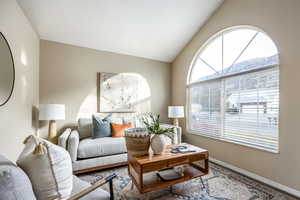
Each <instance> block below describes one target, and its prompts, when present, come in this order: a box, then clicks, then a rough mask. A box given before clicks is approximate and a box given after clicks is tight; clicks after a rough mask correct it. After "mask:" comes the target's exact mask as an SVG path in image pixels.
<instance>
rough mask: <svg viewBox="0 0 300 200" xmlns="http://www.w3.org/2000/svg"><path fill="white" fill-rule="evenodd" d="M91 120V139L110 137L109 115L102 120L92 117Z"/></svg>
mask: <svg viewBox="0 0 300 200" xmlns="http://www.w3.org/2000/svg"><path fill="white" fill-rule="evenodd" d="M92 120H93V131H92V136H93V138H101V137H110V136H111V127H110V122H111V114H110V115H108V116H106V117H104V118H102V119H101V118H100V117H98V116H95V115H93V116H92Z"/></svg>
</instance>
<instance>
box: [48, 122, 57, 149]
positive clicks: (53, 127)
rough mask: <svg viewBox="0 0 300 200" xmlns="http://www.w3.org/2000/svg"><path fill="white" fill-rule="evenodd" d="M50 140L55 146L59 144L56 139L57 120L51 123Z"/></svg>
mask: <svg viewBox="0 0 300 200" xmlns="http://www.w3.org/2000/svg"><path fill="white" fill-rule="evenodd" d="M48 140H49V141H50V142H52V143H54V144H56V143H57V138H56V122H55V120H50V121H49V130H48Z"/></svg>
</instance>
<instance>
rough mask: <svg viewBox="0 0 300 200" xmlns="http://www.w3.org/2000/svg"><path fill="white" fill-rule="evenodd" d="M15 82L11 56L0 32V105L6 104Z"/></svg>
mask: <svg viewBox="0 0 300 200" xmlns="http://www.w3.org/2000/svg"><path fill="white" fill-rule="evenodd" d="M14 82H15V67H14V60H13V56H12V53H11V50H10V47H9V44H8V42H7V40H6V39H5V37H4V35H3V34H2V33H1V32H0V106H3V105H4V104H6V103H7V102H8V100H9V98H10V97H11V95H12V92H13V89H14Z"/></svg>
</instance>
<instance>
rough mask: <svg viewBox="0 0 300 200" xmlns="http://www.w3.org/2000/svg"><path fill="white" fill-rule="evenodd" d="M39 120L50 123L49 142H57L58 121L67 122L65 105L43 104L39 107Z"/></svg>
mask: <svg viewBox="0 0 300 200" xmlns="http://www.w3.org/2000/svg"><path fill="white" fill-rule="evenodd" d="M39 111H40V112H39V120H41V121H42V120H47V121H49V129H48V140H49V141H51V142H53V143H55V142H56V121H55V120H65V105H63V104H41V105H40V107H39Z"/></svg>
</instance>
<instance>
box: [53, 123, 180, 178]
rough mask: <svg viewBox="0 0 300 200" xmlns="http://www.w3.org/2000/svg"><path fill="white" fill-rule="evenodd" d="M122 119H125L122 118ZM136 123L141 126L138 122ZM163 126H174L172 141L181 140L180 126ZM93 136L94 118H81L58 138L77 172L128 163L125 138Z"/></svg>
mask: <svg viewBox="0 0 300 200" xmlns="http://www.w3.org/2000/svg"><path fill="white" fill-rule="evenodd" d="M113 121H116V120H113ZM118 121H120V120H118ZM121 121H124V120H123V119H121ZM134 124H135V126H140V125H139V124H138V123H134ZM162 127H166V128H170V127H174V130H175V131H174V132H175V137H174V139H173V141H172V143H174V144H177V143H180V142H181V128H180V127H175V126H173V125H168V124H162ZM91 136H92V119H87V118H80V119H79V120H78V127H77V128H76V129H74V130H71V129H70V128H67V129H66V130H65V131H64V133H63V134H62V135H61V136H59V138H58V144H59V145H60V146H62V147H64V148H65V149H66V150H67V151H68V152H69V153H70V156H71V159H72V162H73V163H72V165H73V170H74V173H75V174H79V173H84V172H89V171H94V170H99V169H105V168H111V167H116V166H121V165H126V164H127V149H126V143H125V138H123V137H119V138H113V137H104V138H96V139H93V138H92V137H91Z"/></svg>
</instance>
